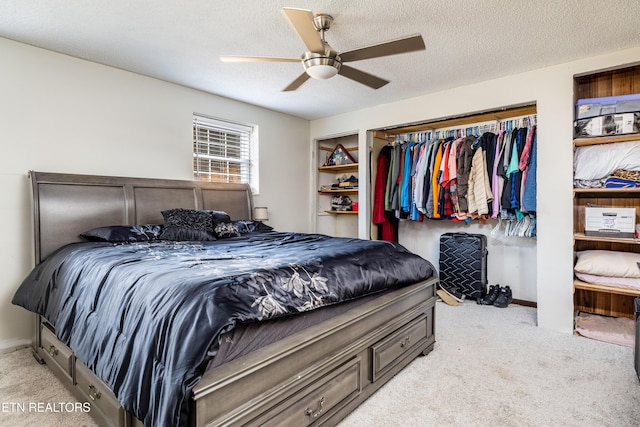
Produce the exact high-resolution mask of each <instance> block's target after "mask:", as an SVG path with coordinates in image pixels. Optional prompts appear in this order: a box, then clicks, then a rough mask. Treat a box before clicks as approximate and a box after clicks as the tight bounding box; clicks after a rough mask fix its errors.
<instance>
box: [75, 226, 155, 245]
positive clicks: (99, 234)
mask: <svg viewBox="0 0 640 427" xmlns="http://www.w3.org/2000/svg"><path fill="white" fill-rule="evenodd" d="M161 233H162V225H159V224H141V225H110V226H106V227H98V228H93V229H91V230H87V231H85V232H83V233H81V234H80V237H82V238H84V239H87V240H89V241H91V242H150V241H153V240H158V239H159V238H160V234H161Z"/></svg>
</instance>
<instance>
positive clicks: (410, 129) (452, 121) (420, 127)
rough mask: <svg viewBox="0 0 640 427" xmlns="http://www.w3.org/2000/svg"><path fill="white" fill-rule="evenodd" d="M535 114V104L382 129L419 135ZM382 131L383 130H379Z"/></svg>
mask: <svg viewBox="0 0 640 427" xmlns="http://www.w3.org/2000/svg"><path fill="white" fill-rule="evenodd" d="M536 113H537V107H536V105H535V104H533V105H526V106H520V107H513V108H505V109H501V110H494V111H488V112H484V113H478V114H472V115H468V116H459V117H454V118H449V119H442V120H435V121H432V122H425V123H420V124H416V125H410V126H403V127H398V128H392V129H384V132H385V133H387V134H388V135H400V134H406V133H419V132H426V131H429V130H433V129H440V128H448V127H464V126H465V125H469V124H473V123H479V122H489V121H492V120H508V119H510V118H513V117H519V116H532V115H535V114H536ZM380 130H383V129H380Z"/></svg>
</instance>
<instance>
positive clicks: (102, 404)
mask: <svg viewBox="0 0 640 427" xmlns="http://www.w3.org/2000/svg"><path fill="white" fill-rule="evenodd" d="M38 330H39V332H40V336H39V339H38V342H39V345H38V348H37V355H38V356H40V358H41V359H42V360H43V361H44V363H46V364H47V366H48V367H49V368H50V369H51V370H52V371H53V372H54V373H55V374H56V375H57V377H58V378H60V380H62V382H63V383H64V384H65V385H66V386H67V388H68V389H69V390H70V391H71V393H72V394H73V395H74V396H75V397H76V399H78V401H80V402H83V403H84V402H88V403H89V404H90V407H91V411H90V413H91V416H92V417H93V419H94V420H95V421H96V422H97V423H98V424H100V425H101V426H109V427H130V426H132V425H133V421H137V420H135V417H131V416H130V414H128V413H127V412H126V411H124V409H122V406H121V405H120V403H119V402H118V400H117V399H116V397H115V396H114V394H113V393H112V392H111V390H109V388H108V387H107V385H106V384H104V383H103V382H102V381H101V380H100V379H99V378H98V377H96V376H95V375H94V374H93V372H91V371H90V370H89V369H87V368H86V367H85V366H84V365H83V364H82V363H81V362H80V361H79V360H77V359H76V357H75V355H74V354H73V351H72V350H71V349H70V348H69V347H67V346H66V345H64V344H63V343H61V342H60V340H58V338H57V337H56V335H55V329H54V327H53V326H52V325H51V324H49V323H48V322H47V321H46V320H45V319H43V318H40V319H39V328H38ZM139 425H140V426H141V425H142V423H140V424H139Z"/></svg>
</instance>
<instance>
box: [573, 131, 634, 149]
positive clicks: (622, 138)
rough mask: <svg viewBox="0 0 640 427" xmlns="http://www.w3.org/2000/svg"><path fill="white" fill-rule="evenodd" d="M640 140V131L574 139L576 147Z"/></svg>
mask: <svg viewBox="0 0 640 427" xmlns="http://www.w3.org/2000/svg"><path fill="white" fill-rule="evenodd" d="M637 140H640V133H628V134H624V135H607V136H591V137H587V138H576V139H574V140H573V146H574V147H584V146H586V145H599V144H612V143H614V142H626V141H637Z"/></svg>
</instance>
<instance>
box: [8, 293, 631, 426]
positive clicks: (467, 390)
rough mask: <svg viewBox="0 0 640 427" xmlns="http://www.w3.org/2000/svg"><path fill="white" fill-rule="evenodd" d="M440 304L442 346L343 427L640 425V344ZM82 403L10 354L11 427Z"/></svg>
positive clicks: (71, 416) (83, 419) (81, 421)
mask: <svg viewBox="0 0 640 427" xmlns="http://www.w3.org/2000/svg"><path fill="white" fill-rule="evenodd" d="M436 310H437V315H436V331H437V332H436V336H437V338H436V340H437V342H436V346H435V350H434V351H433V352H432V353H431V354H430V355H429V356H427V357H420V358H418V359H417V360H416V361H414V362H413V363H412V364H411V365H410V366H409V367H407V368H406V369H405V370H404V371H402V372H401V373H399V374H398V375H397V376H396V377H395V378H393V379H392V380H391V381H390V382H389V384H387V385H386V386H385V387H383V388H382V389H381V390H380V391H378V392H377V393H376V394H375V395H373V396H372V397H371V398H370V399H369V400H368V401H366V402H365V403H364V404H362V405H361V406H360V407H359V408H358V409H356V411H354V412H353V413H352V414H351V415H350V416H349V417H347V418H346V419H345V420H344V421H343V422H342V423H341V424H340V427H362V426H367V427H370V426H384V427H396V426H397V427H411V426H420V427H422V426H514V427H515V426H517V427H527V426H536V427H537V426H540V427H548V426H581V427H584V426H612V427H614V426H615V427H620V426H640V382H639V381H638V378H637V377H636V373H635V370H634V368H633V349H631V348H628V347H623V346H618V345H614V344H607V343H603V342H599V341H594V340H590V339H588V338H583V337H578V336H573V335H567V334H559V333H554V332H550V331H545V330H542V329H540V328H537V327H536V326H535V321H536V319H535V316H536V311H535V309H532V308H528V307H522V306H518V305H511V306H509V307H508V308H506V309H499V308H495V307H491V306H489V307H487V306H479V305H477V304H475V303H473V302H466V303H464V304H462V305H459V306H457V307H452V306H448V305H446V304H443V303H438V305H437V309H436ZM74 402H75V400H74V399H73V398H72V396H71V395H70V394H68V393H67V392H66V391H65V390H64V388H63V387H62V386H61V385H60V384H59V383H58V382H57V380H56V379H55V378H54V377H53V376H52V375H51V374H50V373H49V372H48V371H47V370H46V368H45V367H43V366H40V365H38V364H37V363H36V362H35V360H34V359H33V358H32V357H31V354H30V351H29V350H28V349H23V350H19V351H16V352H13V353H9V354H4V355H0V425H1V426H11V427H14V426H15V427H21V426H38V427H41V426H46V427H48V426H59V427H67V426H69V427H76V426H83V425H86V426H93V425H94V424H93V423H92V422H91V420H90V418H89V417H88V415H87V414H85V413H83V412H82V411H81V410H80V411H76V410H72V409H74V407H73V405H72V404H73V403H74ZM18 404H22V406H23V407H24V408H25V411H21V410H20V409H21V408H20V406H19V405H18ZM47 404H49V405H48V406H47ZM56 404H57V405H56ZM69 404H71V406H69ZM29 405H31V406H32V407H33V410H30V407H29ZM34 405H35V406H34ZM38 405H39V406H38ZM66 409H70V410H71V411H67V410H66ZM54 411H58V412H54Z"/></svg>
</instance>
